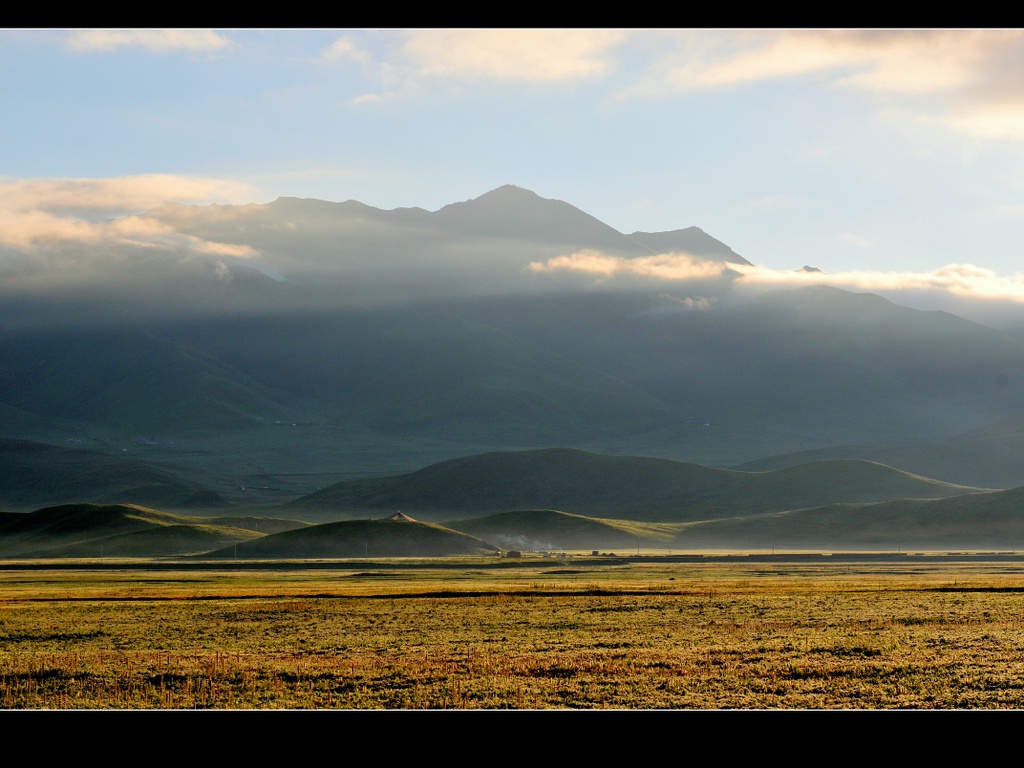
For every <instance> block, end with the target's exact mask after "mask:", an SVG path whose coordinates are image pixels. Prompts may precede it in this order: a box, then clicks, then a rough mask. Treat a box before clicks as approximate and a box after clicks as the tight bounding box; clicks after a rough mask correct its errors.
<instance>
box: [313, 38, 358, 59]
mask: <svg viewBox="0 0 1024 768" xmlns="http://www.w3.org/2000/svg"><path fill="white" fill-rule="evenodd" d="M320 56H321V58H323V59H324V60H326V61H339V60H348V61H358V62H366V61H368V60H369V58H370V55H369V53H368V52H367V51H366V50H365V49H363V48H361V47H360V46H359V45H357V44H356V42H355V40H353V39H352V37H351V36H348V35H346V36H344V37H339V38H338V39H337V40H335V41H334V42H333V43H331V44H330V45H329V46H327V48H325V49H324V50H323V52H322V53H321V54H320Z"/></svg>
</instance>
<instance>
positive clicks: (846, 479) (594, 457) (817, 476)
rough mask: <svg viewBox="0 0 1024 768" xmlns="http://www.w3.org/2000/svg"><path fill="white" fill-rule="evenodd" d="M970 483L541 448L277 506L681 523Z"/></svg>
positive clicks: (852, 464)
mask: <svg viewBox="0 0 1024 768" xmlns="http://www.w3.org/2000/svg"><path fill="white" fill-rule="evenodd" d="M971 490H975V489H969V488H965V487H960V486H953V485H948V484H945V483H940V482H937V481H933V480H928V479H926V478H922V477H917V476H914V475H909V474H907V473H905V472H901V471H899V470H895V469H893V468H891V467H886V466H883V465H880V464H873V463H869V462H861V461H855V460H849V461H840V462H825V463H821V464H814V465H807V466H803V467H797V468H793V469H785V470H779V471H778V472H766V473H743V472H736V471H731V470H724V469H716V468H712V467H706V466H701V465H697V464H690V463H686V462H679V461H672V460H669V459H654V458H646V457H636V456H606V455H600V454H594V453H589V452H586V451H580V450H573V449H546V450H535V451H521V452H502V453H490V454H483V455H478V456H470V457H466V458H462V459H455V460H452V461H446V462H441V463H439V464H435V465H432V466H429V467H425V468H424V469H421V470H419V471H416V472H412V473H409V474H406V475H401V476H398V477H385V478H375V479H366V480H354V481H350V482H342V483H337V484H335V485H332V486H329V487H328V488H325V489H323V490H322V491H318V492H316V493H313V494H310V495H308V496H305V497H303V498H301V499H298V500H296V501H295V502H292V503H291V504H289V505H286V506H285V507H284V509H287V510H294V514H296V515H298V514H299V511H300V510H301V511H302V512H303V513H305V514H306V515H311V514H316V515H320V516H330V515H339V514H344V515H348V516H353V515H362V514H365V513H366V512H374V511H376V512H381V511H388V510H391V511H394V510H398V509H400V510H403V511H409V512H412V513H414V514H431V515H433V516H435V517H437V518H438V519H445V518H447V519H453V518H455V517H458V516H459V515H460V514H465V513H482V512H496V511H507V510H520V509H559V510H563V511H566V512H574V513H577V514H581V515H589V516H595V517H617V518H621V519H630V520H646V521H684V520H699V519H704V518H715V517H725V516H731V515H736V514H752V513H763V512H769V511H776V510H782V509H792V508H797V507H806V506H811V505H815V504H822V503H826V502H828V501H836V502H838V501H874V500H880V499H887V498H899V497H936V496H947V495H954V494H960V493H967V492H970V491H971Z"/></svg>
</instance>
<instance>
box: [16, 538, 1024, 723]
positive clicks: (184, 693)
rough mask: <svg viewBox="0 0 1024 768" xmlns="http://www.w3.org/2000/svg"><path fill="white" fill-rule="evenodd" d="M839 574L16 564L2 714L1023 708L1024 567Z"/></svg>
mask: <svg viewBox="0 0 1024 768" xmlns="http://www.w3.org/2000/svg"><path fill="white" fill-rule="evenodd" d="M823 560H825V559H824V558H817V559H815V558H813V557H811V556H809V555H799V556H787V557H780V558H776V559H774V560H772V559H771V558H768V557H765V558H759V559H755V560H749V559H748V560H746V561H744V560H742V559H741V558H738V557H733V558H680V557H676V558H656V557H648V558H605V559H603V560H602V559H601V558H570V559H568V560H566V561H564V562H558V563H551V562H550V561H542V560H541V559H539V558H538V559H536V560H533V559H530V558H524V559H523V560H522V561H520V562H516V563H513V562H510V561H505V560H495V559H493V558H461V559H452V560H437V561H425V560H421V561H411V560H410V561H405V560H392V561H375V562H354V561H352V562H346V561H337V562H321V563H314V564H309V565H315V566H317V567H308V568H300V567H290V566H289V565H288V564H276V565H275V567H274V568H272V569H264V568H261V567H260V566H259V565H258V564H254V563H250V564H246V563H237V564H234V565H233V567H230V568H229V567H202V566H198V567H193V566H189V565H185V564H183V563H177V564H175V563H170V562H163V563H159V564H156V563H154V564H152V565H159V566H160V567H159V569H157V568H153V569H144V568H140V567H133V566H141V565H143V564H142V563H127V562H125V563H114V562H107V563H104V564H102V565H103V566H104V567H96V568H95V569H93V570H88V569H84V568H82V567H81V566H85V565H88V563H80V564H77V565H78V566H79V567H74V566H75V564H72V563H61V564H50V566H51V567H42V566H46V564H40V563H36V564H33V567H28V564H17V563H7V564H5V567H4V568H3V569H2V570H0V707H3V708H6V709H205V708H217V709H308V708H316V709H327V708H342V709H452V708H455V709H552V708H554V709H597V708H612V709H628V710H650V709H705V710H706V709H732V708H735V709H897V708H923V709H991V708H1015V709H1016V708H1021V707H1022V706H1024V656H1022V655H1021V652H1020V648H1022V647H1024V618H1022V617H1021V614H1020V600H1021V595H1022V593H1024V563H1022V562H1021V560H1020V559H1018V558H1016V557H1015V556H1012V555H1006V556H1005V557H999V556H996V555H992V554H990V555H989V556H987V559H984V560H982V559H978V558H974V559H973V560H967V559H965V558H964V557H961V558H960V560H959V561H957V560H955V559H948V558H939V557H935V558H921V557H916V558H915V557H907V556H904V557H899V556H888V557H885V558H881V557H876V558H875V559H873V560H872V559H866V558H864V557H860V558H859V559H858V558H856V557H854V558H848V559H836V560H827V561H824V562H823ZM499 564H500V565H499ZM55 565H56V566H57V567H52V566H55ZM93 565H96V566H99V565H101V564H99V563H96V562H94V563H93ZM68 566H71V567H68Z"/></svg>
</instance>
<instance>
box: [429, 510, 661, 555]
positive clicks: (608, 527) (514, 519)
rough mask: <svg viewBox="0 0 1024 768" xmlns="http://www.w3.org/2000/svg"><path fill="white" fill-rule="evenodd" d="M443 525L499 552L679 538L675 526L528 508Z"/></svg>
mask: <svg viewBox="0 0 1024 768" xmlns="http://www.w3.org/2000/svg"><path fill="white" fill-rule="evenodd" d="M446 525H447V526H448V527H449V528H452V529H454V530H456V531H462V532H464V533H468V534H471V535H473V536H477V537H479V538H481V539H485V540H486V541H489V542H491V543H492V544H496V545H498V546H500V547H501V548H502V549H524V550H534V549H541V550H552V549H603V548H612V547H617V548H627V549H629V548H634V547H636V546H637V545H638V544H642V545H643V546H653V545H657V546H666V543H667V542H671V541H672V540H674V539H675V538H676V536H678V534H679V531H680V525H679V524H677V523H641V522H635V521H627V520H604V519H599V518H593V517H585V516H584V515H574V514H570V513H568V512H559V511H558V510H554V509H527V510H518V511H515V512H500V513H498V514H496V515H488V516H486V517H478V518H472V519H469V520H453V521H450V522H447V523H446Z"/></svg>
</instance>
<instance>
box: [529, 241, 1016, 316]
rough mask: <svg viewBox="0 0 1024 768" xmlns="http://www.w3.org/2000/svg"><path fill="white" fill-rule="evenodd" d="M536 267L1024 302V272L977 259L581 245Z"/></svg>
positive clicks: (609, 277)
mask: <svg viewBox="0 0 1024 768" xmlns="http://www.w3.org/2000/svg"><path fill="white" fill-rule="evenodd" d="M529 269H530V270H531V271H532V272H535V273H541V274H543V273H558V272H566V273H572V272H575V273H578V274H583V275H588V276H591V277H594V278H595V280H596V281H598V282H601V283H603V284H606V285H610V284H611V281H613V280H614V279H616V278H636V277H642V278H648V279H651V280H653V281H656V282H658V283H669V282H684V281H687V280H695V279H706V278H715V277H725V276H732V277H733V278H734V283H735V284H737V285H740V286H749V287H766V288H768V287H771V288H785V287H798V286H806V285H830V286H833V287H836V288H845V289H848V290H858V291H878V292H904V291H908V292H943V293H948V294H951V295H953V296H959V297H965V298H973V299H991V300H1003V301H1014V302H1020V303H1024V273H1016V274H1013V275H1000V274H998V273H996V272H995V271H994V270H991V269H987V268H984V267H979V266H976V265H974V264H947V265H945V266H942V267H939V268H938V269H935V270H933V271H930V272H910V271H893V272H881V271H856V270H852V271H847V272H837V273H833V274H829V273H825V272H820V271H807V270H802V269H801V270H782V269H772V268H768V267H759V266H752V265H749V264H733V263H728V262H719V261H704V260H701V259H699V258H696V257H694V256H691V255H689V254H685V253H668V254H660V255H657V256H644V257H639V258H625V257H620V256H609V255H607V254H602V253H599V252H597V251H589V250H588V251H578V252H576V253H572V254H568V255H566V256H558V257H555V258H552V259H548V260H546V261H543V262H540V261H535V262H532V263H531V264H530V265H529Z"/></svg>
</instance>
